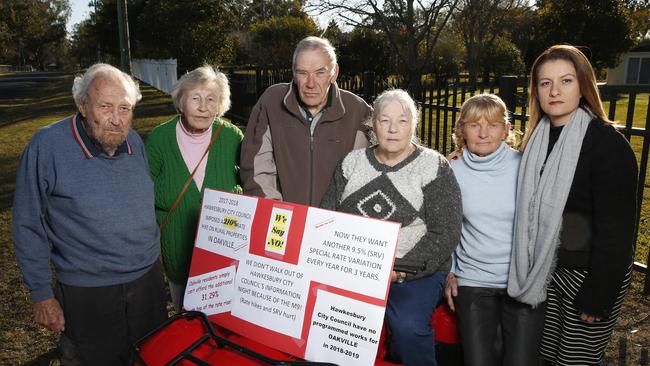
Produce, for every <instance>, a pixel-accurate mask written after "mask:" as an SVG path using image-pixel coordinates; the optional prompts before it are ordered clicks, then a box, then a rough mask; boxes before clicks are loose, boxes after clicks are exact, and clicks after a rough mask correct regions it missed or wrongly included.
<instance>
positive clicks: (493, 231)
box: [451, 143, 521, 288]
mask: <svg viewBox="0 0 650 366" xmlns="http://www.w3.org/2000/svg"><path fill="white" fill-rule="evenodd" d="M520 160H521V155H520V154H519V153H518V152H517V151H515V150H513V149H511V148H510V147H508V145H506V144H505V143H501V146H500V147H499V148H498V149H497V151H495V152H494V153H492V154H490V155H488V156H485V157H480V156H477V155H474V154H472V153H470V152H469V151H467V149H465V150H464V153H463V155H462V157H461V158H460V159H457V160H454V161H452V162H451V168H452V169H453V171H454V174H455V175H456V179H457V180H458V185H459V186H460V191H461V196H462V197H463V227H462V230H461V239H460V245H459V246H458V247H457V248H456V250H455V251H454V255H453V263H452V269H451V271H452V272H454V273H455V274H456V278H457V279H458V285H459V286H471V287H490V288H505V287H506V284H507V281H508V268H509V267H510V252H511V250H512V235H513V228H514V220H515V196H516V193H517V173H518V172H519V161H520Z"/></svg>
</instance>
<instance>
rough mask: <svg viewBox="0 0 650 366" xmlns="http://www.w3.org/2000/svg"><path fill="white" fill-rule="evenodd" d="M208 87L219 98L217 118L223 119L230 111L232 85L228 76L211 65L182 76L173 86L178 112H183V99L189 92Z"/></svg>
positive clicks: (173, 96) (173, 97) (172, 93)
mask: <svg viewBox="0 0 650 366" xmlns="http://www.w3.org/2000/svg"><path fill="white" fill-rule="evenodd" d="M198 87H206V88H210V89H212V91H213V92H214V95H216V97H217V116H219V117H221V116H223V114H224V113H226V112H227V111H228V109H230V85H229V84H228V78H227V77H226V75H225V74H224V73H222V72H220V71H218V70H216V69H215V68H213V67H212V66H210V65H207V64H206V65H203V66H201V67H197V68H196V69H194V70H192V71H190V72H188V73H187V74H185V75H183V76H181V78H180V79H178V81H177V82H176V83H174V86H172V92H171V97H172V100H173V101H174V107H175V108H176V111H178V112H179V113H180V112H181V107H182V104H183V97H184V96H185V94H186V93H188V92H189V91H191V90H193V89H195V88H198Z"/></svg>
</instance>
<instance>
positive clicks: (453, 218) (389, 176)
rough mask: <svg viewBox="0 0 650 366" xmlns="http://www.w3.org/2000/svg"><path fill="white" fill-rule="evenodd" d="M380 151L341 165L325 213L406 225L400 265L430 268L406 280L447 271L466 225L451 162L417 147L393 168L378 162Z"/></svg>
mask: <svg viewBox="0 0 650 366" xmlns="http://www.w3.org/2000/svg"><path fill="white" fill-rule="evenodd" d="M375 148H376V147H375V146H373V147H369V148H367V149H359V150H354V151H352V152H350V153H349V154H348V155H347V156H346V157H345V158H344V159H343V161H341V162H340V163H339V165H338V167H337V168H336V171H335V173H334V177H333V178H332V181H331V183H330V185H329V187H328V189H327V193H326V194H325V197H324V198H323V201H322V203H321V207H322V208H325V209H329V210H336V211H343V212H348V213H353V214H357V215H362V216H367V217H373V218H378V219H383V220H389V221H394V222H399V223H401V224H402V228H401V229H400V232H399V242H398V244H397V254H396V258H395V264H396V265H397V264H399V265H408V266H416V267H419V266H421V265H422V264H423V263H424V264H425V270H423V271H419V272H418V273H417V275H408V276H407V278H406V279H407V280H410V279H415V278H420V277H424V276H426V275H429V274H432V273H433V272H435V271H448V270H449V268H450V265H451V261H450V258H451V253H452V252H453V250H454V248H455V247H456V245H458V243H459V242H460V229H461V223H462V205H461V198H460V189H459V187H458V183H457V182H456V178H455V177H454V173H453V172H452V170H451V168H450V167H449V162H448V161H447V160H446V159H445V158H444V157H443V156H442V155H440V154H439V153H438V152H436V151H434V150H431V149H427V148H424V147H421V146H418V147H417V149H416V150H415V151H414V152H413V153H412V154H411V155H410V156H408V157H407V158H406V159H404V160H403V161H402V162H400V163H399V164H397V165H395V166H393V167H391V166H387V165H384V164H382V163H380V162H379V161H378V160H377V159H376V158H375V154H374V150H375Z"/></svg>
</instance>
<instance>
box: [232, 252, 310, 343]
mask: <svg viewBox="0 0 650 366" xmlns="http://www.w3.org/2000/svg"><path fill="white" fill-rule="evenodd" d="M308 290H309V278H307V277H306V276H305V274H304V272H302V271H300V270H299V269H298V266H295V265H292V264H288V263H284V262H280V261H276V260H273V259H267V258H264V257H260V256H256V255H252V254H251V255H246V256H243V257H241V259H240V262H239V269H238V271H237V279H236V291H237V292H236V297H235V298H234V299H233V307H232V311H231V314H232V315H233V316H235V317H238V318H240V319H243V320H246V321H248V322H251V323H253V324H256V325H259V326H261V327H264V328H267V329H270V330H272V331H275V332H278V333H282V334H286V335H288V336H290V337H294V338H300V334H301V332H302V324H303V320H304V317H305V304H306V302H307V295H308Z"/></svg>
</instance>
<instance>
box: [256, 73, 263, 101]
mask: <svg viewBox="0 0 650 366" xmlns="http://www.w3.org/2000/svg"><path fill="white" fill-rule="evenodd" d="M263 91H264V89H263V87H262V70H260V68H259V67H256V68H255V95H256V98H259V97H260V95H262V92H263Z"/></svg>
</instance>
